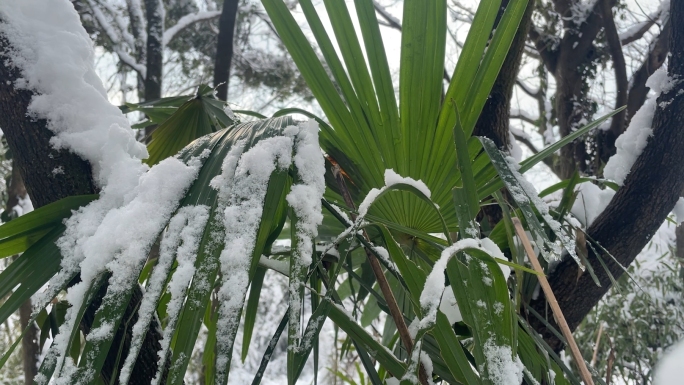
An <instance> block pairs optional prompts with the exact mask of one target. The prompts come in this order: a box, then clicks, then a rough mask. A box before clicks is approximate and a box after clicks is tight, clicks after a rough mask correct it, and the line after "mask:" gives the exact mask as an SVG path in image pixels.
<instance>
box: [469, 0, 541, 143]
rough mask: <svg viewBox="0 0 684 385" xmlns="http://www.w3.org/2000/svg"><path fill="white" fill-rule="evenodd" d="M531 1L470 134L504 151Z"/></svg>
mask: <svg viewBox="0 0 684 385" xmlns="http://www.w3.org/2000/svg"><path fill="white" fill-rule="evenodd" d="M508 3H509V1H508V0H505V1H504V2H502V4H501V6H502V8H501V10H500V11H499V15H502V14H503V9H504V7H506V6H507V5H508ZM534 3H535V1H534V0H531V1H530V2H529V3H528V4H527V9H526V10H525V14H524V16H523V19H522V20H521V21H520V26H519V27H518V32H516V35H515V38H514V39H513V42H512V43H511V48H510V50H509V51H508V55H506V59H505V60H504V62H503V65H502V66H501V70H500V71H499V75H498V76H497V78H496V81H495V82H494V85H493V86H492V90H491V92H490V93H489V98H488V99H487V102H486V103H485V105H484V107H483V109H482V113H481V114H480V117H479V118H478V120H477V123H476V124H475V130H474V131H473V135H475V136H485V137H487V138H489V139H491V140H493V141H494V143H496V145H497V146H498V147H499V148H501V149H504V150H508V147H509V145H510V139H509V135H508V127H509V121H510V111H511V96H512V94H513V86H514V85H515V80H516V79H517V78H518V70H519V69H520V61H521V59H522V54H523V50H524V48H525V41H526V39H527V33H528V30H529V28H530V24H531V22H532V10H533V9H534ZM495 28H496V25H495Z"/></svg>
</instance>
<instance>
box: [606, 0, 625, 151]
mask: <svg viewBox="0 0 684 385" xmlns="http://www.w3.org/2000/svg"><path fill="white" fill-rule="evenodd" d="M611 1H612V0H603V3H602V6H601V11H602V13H603V28H604V30H605V33H606V40H607V41H608V47H609V48H610V55H611V57H612V58H613V68H614V69H615V85H616V87H615V88H616V89H617V95H616V97H615V108H616V109H617V108H620V107H622V106H624V105H626V104H627V92H628V91H627V88H628V84H629V83H628V81H627V67H626V65H625V56H624V54H623V53H622V44H621V43H620V37H619V36H618V32H617V27H616V26H615V20H614V19H613V11H612V7H611ZM625 113H626V111H625V110H622V111H620V112H618V113H617V114H616V115H614V116H613V118H612V121H611V124H610V131H611V133H612V134H613V136H614V138H613V140H612V141H611V143H608V145H609V146H610V148H613V147H615V139H617V137H618V136H620V134H622V132H623V131H624V128H625Z"/></svg>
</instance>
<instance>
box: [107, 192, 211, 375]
mask: <svg viewBox="0 0 684 385" xmlns="http://www.w3.org/2000/svg"><path fill="white" fill-rule="evenodd" d="M208 218H209V207H207V206H204V205H200V206H186V207H183V208H181V209H179V210H178V213H177V214H176V215H174V216H173V218H171V221H170V222H169V225H168V229H167V231H166V232H165V233H164V237H163V238H162V241H161V244H160V249H159V250H160V251H159V259H158V261H157V264H156V266H155V267H154V269H153V270H152V273H151V275H150V277H149V279H148V285H147V290H145V293H144V295H143V299H142V301H141V303H140V307H139V309H138V321H137V322H136V323H135V325H134V326H133V334H132V336H131V345H130V346H131V347H130V349H129V353H128V356H126V361H125V362H124V366H123V367H122V368H121V372H120V377H119V383H120V384H122V385H124V384H127V383H128V379H129V377H130V375H131V370H132V369H133V365H135V362H136V360H137V358H138V353H139V352H140V348H141V347H142V343H143V340H144V338H145V333H147V330H148V328H149V325H150V323H151V321H152V317H154V316H155V314H156V310H157V301H158V300H159V298H160V297H161V294H162V291H163V290H164V287H165V286H166V280H167V278H168V275H169V272H170V271H171V267H172V265H173V262H174V261H175V260H178V266H177V268H176V272H175V273H174V275H173V277H172V279H171V282H170V285H169V292H170V293H172V295H173V296H174V297H175V298H174V299H172V300H171V301H170V302H169V305H171V306H170V309H169V308H167V309H168V313H169V314H174V315H175V314H176V313H177V312H178V310H180V306H179V305H180V302H181V301H179V299H178V298H179V296H178V292H184V291H183V288H184V287H186V286H187V284H188V282H189V281H190V279H191V278H192V276H193V274H194V271H195V267H194V261H195V256H196V253H197V249H198V247H199V241H200V238H201V236H202V232H203V231H204V226H205V225H206V223H207V220H208ZM176 255H177V257H176ZM178 282H181V285H182V286H183V288H178V287H177V285H176V284H177V283H178ZM171 283H173V285H171ZM167 329H168V330H172V329H170V328H167ZM164 337H167V336H166V335H164ZM167 342H168V341H162V346H164V345H165V344H166V343H167Z"/></svg>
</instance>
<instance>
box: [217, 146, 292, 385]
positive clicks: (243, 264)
mask: <svg viewBox="0 0 684 385" xmlns="http://www.w3.org/2000/svg"><path fill="white" fill-rule="evenodd" d="M292 146H293V138H291V137H287V136H276V137H272V138H268V139H264V140H261V141H260V142H258V143H257V144H256V145H254V147H252V148H251V149H249V150H248V151H247V152H245V153H243V154H242V156H241V157H240V158H239V161H238V162H237V167H236V168H235V170H234V171H233V170H231V169H225V168H224V169H223V173H224V174H227V175H222V176H221V178H220V179H218V180H217V182H215V183H213V185H214V186H216V185H218V187H219V196H220V198H219V199H220V201H219V205H220V206H219V210H223V220H224V227H225V246H224V250H223V251H222V252H221V256H220V257H219V261H220V268H221V275H222V282H221V288H220V289H219V291H218V301H219V318H218V325H217V327H218V328H219V330H221V333H219V334H218V336H217V355H216V368H217V381H222V380H223V379H224V376H227V373H226V370H227V369H228V367H227V366H228V363H229V360H230V352H231V351H232V347H233V342H234V338H235V332H236V331H237V327H238V326H239V317H238V316H239V314H240V312H241V311H242V305H243V302H244V298H245V294H246V292H247V288H248V286H249V267H250V263H251V257H252V252H253V250H254V245H255V243H256V235H257V231H258V229H259V223H260V221H261V214H262V212H263V202H264V198H265V196H266V190H267V187H268V181H269V178H270V177H271V174H272V173H273V172H274V171H276V168H277V169H280V170H284V169H287V168H288V167H290V164H291V163H292ZM224 164H226V163H224ZM228 164H234V160H230V161H229V162H228ZM230 174H232V175H233V177H232V178H230V177H229V175H230ZM218 181H221V182H222V184H219V183H220V182H218Z"/></svg>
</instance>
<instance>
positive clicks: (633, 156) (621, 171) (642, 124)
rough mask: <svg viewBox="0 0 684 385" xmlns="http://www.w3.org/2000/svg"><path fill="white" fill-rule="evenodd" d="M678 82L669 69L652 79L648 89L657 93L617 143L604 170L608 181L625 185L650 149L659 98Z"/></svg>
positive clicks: (652, 76) (637, 113)
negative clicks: (668, 71)
mask: <svg viewBox="0 0 684 385" xmlns="http://www.w3.org/2000/svg"><path fill="white" fill-rule="evenodd" d="M676 82H677V81H676V80H674V79H672V78H670V77H669V76H668V74H667V70H666V69H664V68H662V67H661V68H659V69H658V70H657V71H655V72H654V73H653V75H651V77H650V78H649V79H648V81H647V82H646V86H647V87H649V88H650V89H651V90H653V91H654V95H653V96H652V97H649V98H648V100H646V102H645V103H644V105H643V106H641V108H640V109H639V111H637V112H636V114H634V117H632V120H631V121H630V123H629V127H627V129H626V130H625V132H624V133H623V134H622V135H620V136H619V137H618V138H617V140H616V141H615V148H616V153H615V155H613V156H611V157H610V159H608V163H607V164H606V167H605V168H604V170H603V174H604V175H605V177H606V178H607V179H610V180H613V181H615V182H616V183H617V184H618V185H620V186H622V184H623V183H624V181H625V178H627V174H629V172H630V170H631V169H632V166H633V165H634V163H635V162H636V160H637V158H638V157H639V155H641V152H642V151H643V150H644V148H646V144H647V142H648V138H650V137H651V136H652V135H653V128H652V127H653V117H654V115H655V112H656V109H657V108H658V104H657V99H658V97H659V96H660V94H661V93H663V92H668V91H669V90H670V89H672V87H673V86H674V85H675V84H676ZM661 107H662V106H661Z"/></svg>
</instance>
